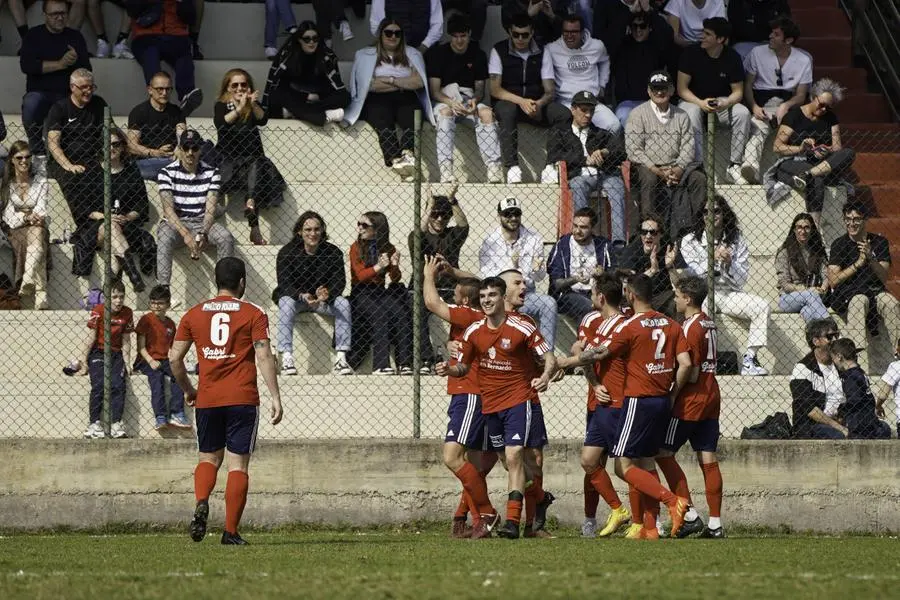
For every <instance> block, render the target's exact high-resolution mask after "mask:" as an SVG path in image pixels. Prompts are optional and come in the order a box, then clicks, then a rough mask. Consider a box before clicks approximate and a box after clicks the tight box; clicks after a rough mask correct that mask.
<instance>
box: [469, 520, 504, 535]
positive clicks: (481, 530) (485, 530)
mask: <svg viewBox="0 0 900 600" xmlns="http://www.w3.org/2000/svg"><path fill="white" fill-rule="evenodd" d="M499 522H500V515H497V514H492V515H481V518H480V519H478V522H477V523H475V526H474V527H473V528H472V539H473V540H481V539H485V538H489V537H491V531H492V530H493V529H494V527H496V526H497V524H498V523H499Z"/></svg>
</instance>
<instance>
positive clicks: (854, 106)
mask: <svg viewBox="0 0 900 600" xmlns="http://www.w3.org/2000/svg"><path fill="white" fill-rule="evenodd" d="M835 112H836V113H837V115H838V118H839V119H840V120H841V121H845V122H848V123H886V122H890V121H891V119H892V115H891V109H890V106H888V102H887V100H886V99H885V97H884V96H882V95H881V94H868V93H862V92H853V91H851V92H849V93H848V94H847V95H846V96H845V97H844V100H843V101H842V102H841V103H840V104H838V105H837V107H836V108H835Z"/></svg>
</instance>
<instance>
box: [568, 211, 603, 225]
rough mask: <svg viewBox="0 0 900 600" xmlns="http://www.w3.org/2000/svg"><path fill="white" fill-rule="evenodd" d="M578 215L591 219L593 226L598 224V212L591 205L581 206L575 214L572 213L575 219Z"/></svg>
mask: <svg viewBox="0 0 900 600" xmlns="http://www.w3.org/2000/svg"><path fill="white" fill-rule="evenodd" d="M578 217H587V218H588V219H590V220H591V227H593V226H594V225H596V224H597V213H595V212H594V209H592V208H591V207H590V206H585V207H584V208H579V209H578V210H576V211H575V214H574V215H572V220H573V221H574V220H575V219H577V218H578Z"/></svg>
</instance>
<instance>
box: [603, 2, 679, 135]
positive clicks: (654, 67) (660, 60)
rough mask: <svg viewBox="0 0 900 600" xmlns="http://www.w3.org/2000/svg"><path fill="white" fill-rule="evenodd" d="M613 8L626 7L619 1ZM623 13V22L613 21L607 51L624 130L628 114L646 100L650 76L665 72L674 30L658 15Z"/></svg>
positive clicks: (621, 20)
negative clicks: (656, 72)
mask: <svg viewBox="0 0 900 600" xmlns="http://www.w3.org/2000/svg"><path fill="white" fill-rule="evenodd" d="M635 4H637V2H635ZM613 6H624V5H622V4H621V3H618V2H617V3H616V4H614V5H613ZM620 14H621V15H622V17H624V19H623V18H619V19H618V20H616V21H614V22H613V25H612V27H611V31H612V33H611V35H610V37H609V41H608V42H607V43H606V48H607V50H609V54H610V57H611V59H612V74H613V82H614V89H615V98H616V102H617V103H618V104H617V106H616V118H617V119H618V120H619V124H620V125H621V126H622V128H623V129H624V128H625V123H626V122H627V121H628V114H629V113H630V112H631V111H632V110H634V108H635V107H636V106H637V105H639V104H642V103H643V102H646V101H647V80H648V79H649V78H650V75H651V74H652V73H654V72H655V71H659V70H664V69H665V66H666V60H667V52H668V50H669V47H670V46H671V43H672V28H671V27H669V24H668V23H666V20H665V19H663V18H662V17H661V16H660V15H659V14H658V13H656V12H635V13H632V12H630V11H628V10H625V11H624V12H623V13H620Z"/></svg>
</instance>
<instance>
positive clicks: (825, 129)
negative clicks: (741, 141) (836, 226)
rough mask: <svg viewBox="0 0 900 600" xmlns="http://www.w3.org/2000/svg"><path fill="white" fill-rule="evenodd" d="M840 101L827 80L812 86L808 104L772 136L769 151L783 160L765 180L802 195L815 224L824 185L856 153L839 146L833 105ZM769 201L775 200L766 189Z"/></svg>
mask: <svg viewBox="0 0 900 600" xmlns="http://www.w3.org/2000/svg"><path fill="white" fill-rule="evenodd" d="M843 99H844V88H842V87H841V86H840V85H838V84H837V83H836V82H834V81H832V80H831V79H828V78H824V79H820V80H818V81H817V82H815V83H814V84H813V85H812V88H811V90H810V101H809V102H807V103H806V104H804V105H802V106H794V107H793V108H791V109H790V110H789V111H788V112H787V114H786V115H784V119H783V120H782V121H781V125H780V126H779V127H778V133H777V134H776V135H775V142H774V144H773V146H772V149H773V150H774V151H775V152H776V153H777V154H779V155H781V156H782V157H783V160H780V161H778V162H777V163H775V165H774V166H773V167H772V169H771V171H770V172H769V173H767V177H766V179H767V180H770V179H771V178H773V177H774V178H775V179H776V180H777V181H779V182H781V183H784V184H787V185H790V186H792V187H793V188H794V189H796V190H797V191H799V192H801V193H805V194H806V212H808V213H810V214H811V215H812V216H813V219H815V221H816V225H819V221H820V220H821V218H822V208H823V207H824V206H825V186H826V185H834V184H836V183H837V182H838V180H840V179H841V178H842V177H843V176H844V175H845V174H846V173H847V172H848V171H849V169H850V165H852V164H853V160H854V159H855V158H856V153H855V152H854V151H853V150H852V149H850V148H844V147H843V145H842V144H841V127H840V125H839V124H838V118H837V115H836V114H835V112H834V106H835V105H836V104H837V103H839V102H840V101H841V100H843ZM767 195H768V196H769V202H770V203H772V202H774V201H776V200H777V198H776V197H773V196H772V195H771V194H770V193H769V190H767Z"/></svg>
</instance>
